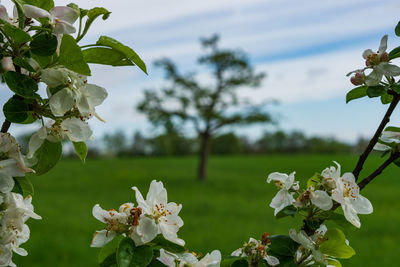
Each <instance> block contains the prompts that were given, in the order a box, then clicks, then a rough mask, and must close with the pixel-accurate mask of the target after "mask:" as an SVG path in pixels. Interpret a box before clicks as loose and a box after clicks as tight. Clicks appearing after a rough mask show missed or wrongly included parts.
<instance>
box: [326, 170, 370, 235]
mask: <svg viewBox="0 0 400 267" xmlns="http://www.w3.org/2000/svg"><path fill="white" fill-rule="evenodd" d="M332 199H333V200H335V201H336V202H338V203H339V204H341V206H342V209H343V213H344V216H345V217H346V219H347V220H348V221H349V222H350V223H352V224H353V225H354V226H356V227H358V228H360V226H361V223H360V219H359V218H358V216H357V214H370V213H372V212H373V208H372V205H371V202H370V201H369V200H368V199H367V198H365V197H363V196H361V195H360V188H359V187H358V185H357V183H356V181H355V177H354V175H353V174H352V173H350V172H348V173H344V174H343V176H342V177H341V178H340V179H338V180H337V181H336V188H335V189H334V190H333V191H332Z"/></svg>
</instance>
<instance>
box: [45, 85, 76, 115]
mask: <svg viewBox="0 0 400 267" xmlns="http://www.w3.org/2000/svg"><path fill="white" fill-rule="evenodd" d="M74 103H75V99H74V95H73V93H72V91H71V90H70V89H69V88H64V89H61V90H60V91H58V92H57V93H55V94H54V95H53V96H52V97H50V100H49V105H50V109H51V112H52V113H53V114H54V116H57V117H61V116H64V114H65V113H66V112H67V111H70V110H71V109H72V108H73V107H74Z"/></svg>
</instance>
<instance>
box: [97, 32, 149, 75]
mask: <svg viewBox="0 0 400 267" xmlns="http://www.w3.org/2000/svg"><path fill="white" fill-rule="evenodd" d="M96 45H98V46H106V47H110V48H112V49H115V50H117V51H119V52H121V53H123V54H124V55H125V56H126V57H127V58H128V59H129V60H131V61H132V62H133V63H135V64H136V65H137V66H138V67H139V68H140V69H141V70H142V71H143V72H144V73H146V74H147V70H146V64H144V62H143V61H142V59H141V58H140V57H139V55H138V54H136V52H135V51H133V49H132V48H130V47H128V46H125V45H123V44H121V43H120V42H118V41H117V40H115V39H113V38H111V37H108V36H100V38H99V40H98V41H97V42H96Z"/></svg>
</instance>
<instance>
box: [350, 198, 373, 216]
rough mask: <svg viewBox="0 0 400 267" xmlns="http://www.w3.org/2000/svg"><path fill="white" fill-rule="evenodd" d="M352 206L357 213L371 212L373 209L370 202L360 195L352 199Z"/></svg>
mask: <svg viewBox="0 0 400 267" xmlns="http://www.w3.org/2000/svg"><path fill="white" fill-rule="evenodd" d="M353 207H354V209H355V211H356V212H357V213H358V214H371V213H372V212H373V211H374V208H373V207H372V204H371V202H370V201H369V200H368V199H367V198H365V197H363V196H361V195H358V196H357V198H356V199H355V200H353Z"/></svg>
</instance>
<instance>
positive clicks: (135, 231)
mask: <svg viewBox="0 0 400 267" xmlns="http://www.w3.org/2000/svg"><path fill="white" fill-rule="evenodd" d="M132 189H133V190H134V191H135V193H136V201H137V203H138V206H136V207H135V205H134V204H133V203H124V204H122V205H121V206H120V208H119V210H118V211H116V210H103V209H102V208H101V207H100V206H99V205H95V206H94V207H93V216H94V217H95V218H96V219H98V220H99V221H101V222H103V223H105V224H106V227H105V229H104V230H101V231H96V233H95V234H94V236H93V239H92V243H91V246H92V247H102V246H104V245H105V244H107V243H108V242H110V241H111V240H112V239H113V238H114V237H115V236H117V235H121V234H123V235H126V236H129V237H130V238H132V239H133V241H134V242H135V245H136V246H139V245H143V244H146V243H148V242H150V241H152V240H153V239H154V238H155V237H156V236H157V235H159V234H162V235H163V236H164V238H165V239H167V240H169V241H171V242H173V243H176V244H179V245H182V246H183V245H185V241H183V240H182V239H180V238H178V234H177V233H178V230H179V228H180V227H181V226H182V225H183V221H182V219H181V218H180V217H179V216H178V214H179V211H180V210H181V208H182V205H178V204H176V203H174V202H169V203H168V202H167V190H166V189H165V188H164V185H163V183H162V182H157V181H155V180H153V181H152V182H151V184H150V188H149V192H148V193H147V196H146V199H144V198H143V196H142V194H141V193H140V191H139V190H138V189H137V188H136V187H133V188H132Z"/></svg>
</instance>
